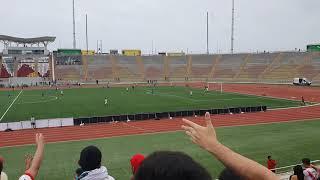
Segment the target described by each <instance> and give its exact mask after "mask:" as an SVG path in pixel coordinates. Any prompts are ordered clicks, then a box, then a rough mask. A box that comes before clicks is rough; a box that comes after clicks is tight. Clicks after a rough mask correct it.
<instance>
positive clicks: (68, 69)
mask: <svg viewBox="0 0 320 180" xmlns="http://www.w3.org/2000/svg"><path fill="white" fill-rule="evenodd" d="M81 69H82V68H81V66H80V65H59V66H56V68H55V72H56V73H55V74H56V78H57V79H61V80H77V81H79V80H80V79H81V74H80V73H81Z"/></svg>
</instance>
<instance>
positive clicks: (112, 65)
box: [110, 55, 119, 79]
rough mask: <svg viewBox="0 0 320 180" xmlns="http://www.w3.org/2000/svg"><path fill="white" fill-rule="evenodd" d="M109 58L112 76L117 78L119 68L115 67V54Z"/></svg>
mask: <svg viewBox="0 0 320 180" xmlns="http://www.w3.org/2000/svg"><path fill="white" fill-rule="evenodd" d="M110 60H111V67H112V77H113V79H117V78H119V70H118V67H117V59H116V56H113V55H111V56H110Z"/></svg>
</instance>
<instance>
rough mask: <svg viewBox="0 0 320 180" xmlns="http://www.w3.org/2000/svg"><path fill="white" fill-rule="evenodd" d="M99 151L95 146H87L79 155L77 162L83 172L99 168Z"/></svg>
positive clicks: (100, 156)
mask: <svg viewBox="0 0 320 180" xmlns="http://www.w3.org/2000/svg"><path fill="white" fill-rule="evenodd" d="M101 158H102V155H101V151H100V150H99V149H98V148H97V147H96V146H88V147H86V148H84V149H83V150H82V151H81V153H80V159H79V161H78V163H79V165H80V167H81V169H82V170H83V171H91V170H94V169H97V168H100V167H101Z"/></svg>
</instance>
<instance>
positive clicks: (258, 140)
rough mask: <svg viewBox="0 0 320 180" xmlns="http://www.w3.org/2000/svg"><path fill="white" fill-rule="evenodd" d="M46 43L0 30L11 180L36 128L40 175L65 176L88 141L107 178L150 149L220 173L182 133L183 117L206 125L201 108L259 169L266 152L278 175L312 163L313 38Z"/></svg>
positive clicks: (318, 70) (319, 67)
mask: <svg viewBox="0 0 320 180" xmlns="http://www.w3.org/2000/svg"><path fill="white" fill-rule="evenodd" d="M55 39H56V38H55V37H52V36H45V37H36V38H21V37H13V36H8V35H0V42H1V43H2V44H3V45H4V49H3V51H2V53H0V137H1V138H0V139H1V141H0V155H1V156H3V157H4V158H5V168H4V171H5V172H6V173H7V174H8V177H10V179H12V178H18V177H19V176H20V175H21V174H22V173H23V172H24V163H23V159H24V157H25V155H26V154H32V153H33V152H34V151H35V146H34V136H35V134H36V133H42V134H43V135H44V136H45V139H46V148H45V155H44V157H45V158H44V160H43V162H42V165H41V169H40V171H39V175H38V177H39V179H48V180H51V179H52V180H54V179H72V178H73V177H74V172H75V170H76V169H77V167H78V165H77V161H78V158H79V153H80V151H81V149H83V148H84V147H86V146H88V145H95V146H97V147H99V149H100V150H101V151H102V154H103V159H102V164H105V165H107V167H108V171H109V173H110V174H111V175H112V176H113V177H114V178H115V179H130V177H131V176H132V172H131V169H130V168H131V167H130V163H129V162H130V157H131V156H132V155H134V154H136V153H142V154H144V155H146V156H147V155H148V154H150V153H152V152H154V151H157V150H171V151H182V152H184V153H186V154H188V155H189V156H191V157H192V158H194V159H195V160H197V161H198V162H199V163H200V164H201V165H202V166H204V167H205V168H206V169H207V170H208V171H209V173H210V174H211V176H212V177H214V178H218V175H219V173H220V172H221V171H222V170H223V169H224V166H223V164H221V163H220V162H219V161H218V160H216V159H213V158H212V157H211V155H210V154H209V153H207V152H205V151H204V150H202V149H201V148H199V147H198V146H197V145H194V144H192V143H191V142H190V140H189V138H188V136H186V135H185V133H184V132H183V130H182V129H181V126H182V125H183V121H182V118H187V119H190V120H192V121H193V122H196V123H198V124H201V125H204V124H205V123H204V116H205V113H206V112H209V113H210V114H211V117H212V122H213V125H214V127H215V128H216V131H217V136H218V139H219V141H221V142H222V143H223V144H224V145H226V146H228V147H229V148H230V149H233V150H234V151H236V152H238V153H239V154H241V155H243V156H245V157H248V158H250V159H252V160H254V161H256V162H258V163H260V164H262V165H263V166H266V161H267V159H266V158H267V156H269V155H272V157H273V158H275V159H276V160H277V162H278V164H277V168H276V169H275V170H276V173H277V176H278V177H279V178H280V179H288V178H289V176H290V175H291V174H292V168H293V167H294V166H295V165H297V164H300V163H301V159H302V158H304V157H308V158H310V159H311V160H313V163H314V165H319V163H320V161H318V160H317V159H319V148H320V146H319V143H317V142H318V138H319V126H320V121H319V119H320V86H319V85H320V46H319V45H316V44H313V45H308V46H307V47H306V50H300V49H299V50H293V51H278V52H266V51H263V52H256V53H252V52H250V53H233V52H232V53H226V54H210V53H208V54H206V53H202V54H193V53H186V52H177V51H175V52H174V51H172V52H159V53H157V54H144V53H143V51H142V50H140V49H121V50H115V49H112V50H110V51H108V52H101V51H100V49H99V48H97V50H88V49H86V50H83V49H77V48H70V49H60V48H58V49H54V50H49V49H48V45H49V44H50V43H54V42H55ZM296 80H297V82H296V83H295V81H296ZM294 84H295V85H294ZM33 123H34V124H33ZM104 157H105V158H104Z"/></svg>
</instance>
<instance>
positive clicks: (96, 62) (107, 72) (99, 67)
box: [84, 56, 114, 81]
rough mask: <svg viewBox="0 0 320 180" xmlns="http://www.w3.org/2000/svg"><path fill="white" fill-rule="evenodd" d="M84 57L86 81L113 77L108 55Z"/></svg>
mask: <svg viewBox="0 0 320 180" xmlns="http://www.w3.org/2000/svg"><path fill="white" fill-rule="evenodd" d="M84 59H86V60H87V62H86V63H87V77H86V78H87V81H95V80H112V79H113V78H114V77H113V71H112V65H111V57H110V56H89V57H88V58H84ZM84 64H85V63H84Z"/></svg>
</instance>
